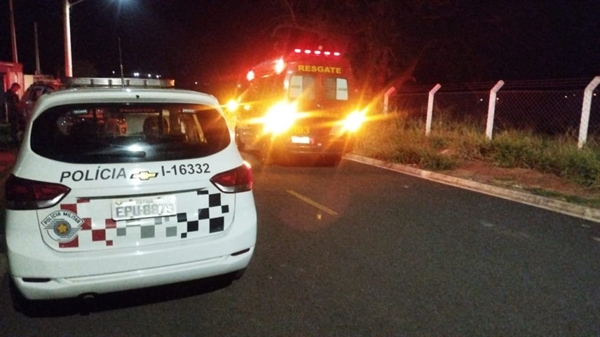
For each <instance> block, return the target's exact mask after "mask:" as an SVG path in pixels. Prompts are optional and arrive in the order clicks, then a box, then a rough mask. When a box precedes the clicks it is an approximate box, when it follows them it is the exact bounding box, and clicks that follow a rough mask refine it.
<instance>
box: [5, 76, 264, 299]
mask: <svg viewBox="0 0 600 337" xmlns="http://www.w3.org/2000/svg"><path fill="white" fill-rule="evenodd" d="M122 81H124V82H122ZM172 84H173V82H172V81H167V80H140V79H91V78H84V79H75V78H73V79H71V82H70V83H67V87H69V86H70V87H73V88H70V89H65V90H60V91H57V92H54V93H51V94H48V95H44V96H43V97H42V98H41V99H40V100H39V101H38V102H37V104H36V107H35V109H34V111H33V114H32V118H31V120H30V121H29V123H28V125H27V129H26V132H25V137H24V139H23V142H22V144H21V148H20V152H19V154H18V157H17V161H16V164H15V166H14V169H13V172H12V174H11V175H10V177H9V178H8V179H7V181H6V186H5V207H6V219H5V224H6V244H7V256H8V264H9V274H10V280H11V283H12V287H13V290H14V293H15V294H16V295H17V296H20V297H21V299H24V300H25V301H26V300H40V299H59V298H70V297H78V296H84V295H88V294H101V293H108V292H114V291H121V290H128V289H134V288H142V287H149V286H156V285H163V284H170V283H175V282H181V281H187V280H193V279H199V278H206V277H212V276H217V275H227V276H231V277H232V279H235V278H239V277H240V276H241V274H242V273H243V271H244V270H245V268H246V267H247V266H248V264H249V262H250V260H251V257H252V255H253V252H254V245H255V242H256V230H257V217H256V208H255V204H254V197H253V193H252V171H251V168H250V166H249V165H248V164H247V163H245V162H244V161H243V159H242V157H241V156H240V153H239V152H238V150H237V147H236V145H235V142H234V137H233V133H232V130H231V128H230V127H228V125H227V123H226V121H225V119H224V117H223V113H222V110H221V108H220V107H219V105H218V102H217V100H216V99H215V98H214V97H213V96H210V95H206V94H201V93H198V92H194V91H186V90H178V89H173V88H169V87H171V86H172ZM153 86H159V87H160V88H153ZM26 302H27V301H26Z"/></svg>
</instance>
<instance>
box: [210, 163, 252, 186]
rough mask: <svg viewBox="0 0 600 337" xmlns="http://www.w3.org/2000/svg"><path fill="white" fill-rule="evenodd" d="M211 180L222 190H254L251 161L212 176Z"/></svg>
mask: <svg viewBox="0 0 600 337" xmlns="http://www.w3.org/2000/svg"><path fill="white" fill-rule="evenodd" d="M210 181H211V182H212V183H213V184H214V185H215V186H216V187H217V188H218V189H219V190H221V191H222V192H225V193H237V192H246V191H250V190H252V181H253V178H252V167H251V166H250V164H249V163H247V162H244V165H242V166H239V167H237V168H234V169H233V170H229V171H226V172H223V173H219V174H217V175H215V176H214V177H212V178H211V179H210Z"/></svg>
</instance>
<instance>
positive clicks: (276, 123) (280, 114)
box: [263, 102, 298, 135]
mask: <svg viewBox="0 0 600 337" xmlns="http://www.w3.org/2000/svg"><path fill="white" fill-rule="evenodd" d="M297 118H298V114H297V113H296V105H295V104H293V103H292V104H290V103H286V102H281V103H278V104H275V105H274V106H272V107H271V108H270V109H269V111H267V114H266V115H265V117H264V120H263V123H264V127H263V131H264V133H272V134H274V135H277V134H280V133H284V132H286V131H287V130H288V129H289V128H290V127H292V125H294V122H295V121H296V119H297Z"/></svg>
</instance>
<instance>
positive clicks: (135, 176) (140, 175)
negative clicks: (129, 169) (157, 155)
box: [130, 171, 158, 180]
mask: <svg viewBox="0 0 600 337" xmlns="http://www.w3.org/2000/svg"><path fill="white" fill-rule="evenodd" d="M157 175H158V172H149V171H140V172H138V173H134V174H132V175H131V178H130V179H139V180H150V178H156V176H157Z"/></svg>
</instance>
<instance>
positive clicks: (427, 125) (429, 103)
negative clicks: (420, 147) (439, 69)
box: [425, 83, 442, 137]
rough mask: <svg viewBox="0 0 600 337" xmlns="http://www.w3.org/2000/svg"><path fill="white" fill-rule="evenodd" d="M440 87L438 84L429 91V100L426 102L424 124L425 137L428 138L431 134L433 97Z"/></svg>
mask: <svg viewBox="0 0 600 337" xmlns="http://www.w3.org/2000/svg"><path fill="white" fill-rule="evenodd" d="M441 87H442V86H441V85H440V84H439V83H438V84H436V85H435V87H433V89H431V91H429V99H428V100H427V122H425V136H427V137H429V134H430V133H431V120H432V119H433V95H435V93H436V92H437V91H438V90H440V88H441Z"/></svg>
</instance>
